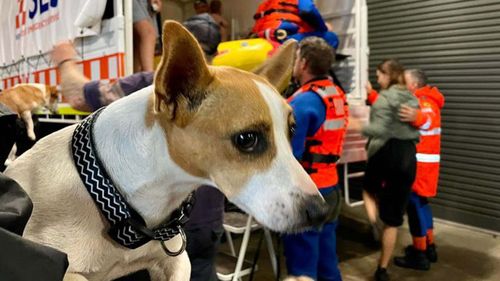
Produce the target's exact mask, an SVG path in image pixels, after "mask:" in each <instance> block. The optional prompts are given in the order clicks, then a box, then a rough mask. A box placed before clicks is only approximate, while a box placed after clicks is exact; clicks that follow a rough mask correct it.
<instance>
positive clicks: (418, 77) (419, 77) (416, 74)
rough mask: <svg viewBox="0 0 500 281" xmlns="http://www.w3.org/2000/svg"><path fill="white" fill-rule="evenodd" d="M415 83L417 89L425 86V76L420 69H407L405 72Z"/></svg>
mask: <svg viewBox="0 0 500 281" xmlns="http://www.w3.org/2000/svg"><path fill="white" fill-rule="evenodd" d="M405 73H407V74H408V75H410V77H411V78H412V79H413V81H415V82H416V83H417V87H418V88H422V87H424V86H425V85H427V76H426V75H425V73H424V71H423V70H422V69H408V70H406V71H405Z"/></svg>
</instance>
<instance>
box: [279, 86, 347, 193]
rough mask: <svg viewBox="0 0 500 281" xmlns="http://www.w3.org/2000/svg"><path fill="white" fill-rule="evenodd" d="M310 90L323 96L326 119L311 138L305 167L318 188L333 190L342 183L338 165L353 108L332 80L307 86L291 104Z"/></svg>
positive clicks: (304, 156)
mask: <svg viewBox="0 0 500 281" xmlns="http://www.w3.org/2000/svg"><path fill="white" fill-rule="evenodd" d="M308 91H312V92H314V93H316V94H317V95H319V96H320V97H321V99H322V100H323V103H324V104H325V107H326V117H325V121H324V122H323V124H322V125H321V127H320V128H319V129H318V131H316V133H315V134H314V135H313V136H311V137H307V139H306V148H305V151H304V154H303V156H302V160H301V164H302V166H303V167H304V169H305V170H306V171H307V172H308V173H309V175H310V176H311V178H312V180H313V181H314V183H315V184H316V185H317V186H318V188H325V187H330V186H333V185H336V184H337V183H338V175H337V162H338V160H339V158H340V155H341V154H342V146H343V144H344V136H345V134H346V128H347V120H348V116H349V107H348V105H347V100H346V97H345V94H344V92H343V91H342V90H341V89H340V88H339V87H338V86H336V85H335V84H334V83H333V82H332V81H331V80H329V79H324V80H319V81H313V82H310V83H307V84H305V85H303V86H302V87H301V88H300V89H299V90H298V91H297V92H296V93H295V94H293V95H292V96H291V97H290V98H288V101H289V102H290V101H292V100H293V99H294V98H295V97H296V96H298V95H300V94H303V93H305V92H308Z"/></svg>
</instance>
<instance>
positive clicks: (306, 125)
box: [290, 92, 326, 160]
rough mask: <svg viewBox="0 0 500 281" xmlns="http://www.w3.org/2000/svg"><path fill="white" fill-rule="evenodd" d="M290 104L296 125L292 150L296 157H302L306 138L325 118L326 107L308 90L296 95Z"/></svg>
mask: <svg viewBox="0 0 500 281" xmlns="http://www.w3.org/2000/svg"><path fill="white" fill-rule="evenodd" d="M290 105H291V106H292V108H293V115H294V117H295V122H296V127H295V134H294V136H293V137H292V150H293V155H294V156H295V158H296V159H298V160H300V159H302V155H303V154H304V151H305V144H306V138H307V137H308V136H310V135H313V134H314V132H316V131H317V130H318V128H319V127H320V126H321V124H322V123H323V121H324V120H325V115H326V109H325V106H324V104H323V101H322V100H321V99H320V97H319V96H318V95H316V94H315V93H312V92H309V93H305V94H301V95H300V96H298V97H296V98H295V99H294V100H292V102H291V103H290Z"/></svg>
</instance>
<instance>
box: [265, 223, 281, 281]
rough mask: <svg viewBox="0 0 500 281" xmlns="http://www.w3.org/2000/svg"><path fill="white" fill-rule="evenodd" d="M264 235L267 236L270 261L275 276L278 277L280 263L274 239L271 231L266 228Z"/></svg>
mask: <svg viewBox="0 0 500 281" xmlns="http://www.w3.org/2000/svg"><path fill="white" fill-rule="evenodd" d="M264 235H265V236H266V244H267V251H268V252H269V259H270V260H271V266H272V267H273V272H274V276H278V262H277V261H276V252H275V251H274V246H273V238H272V237H271V232H270V231H269V229H267V228H264Z"/></svg>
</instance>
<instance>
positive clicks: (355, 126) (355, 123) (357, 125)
mask: <svg viewBox="0 0 500 281" xmlns="http://www.w3.org/2000/svg"><path fill="white" fill-rule="evenodd" d="M362 129H363V121H362V120H361V119H359V118H356V117H352V116H349V122H348V123H347V130H349V131H354V132H361V130H362Z"/></svg>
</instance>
